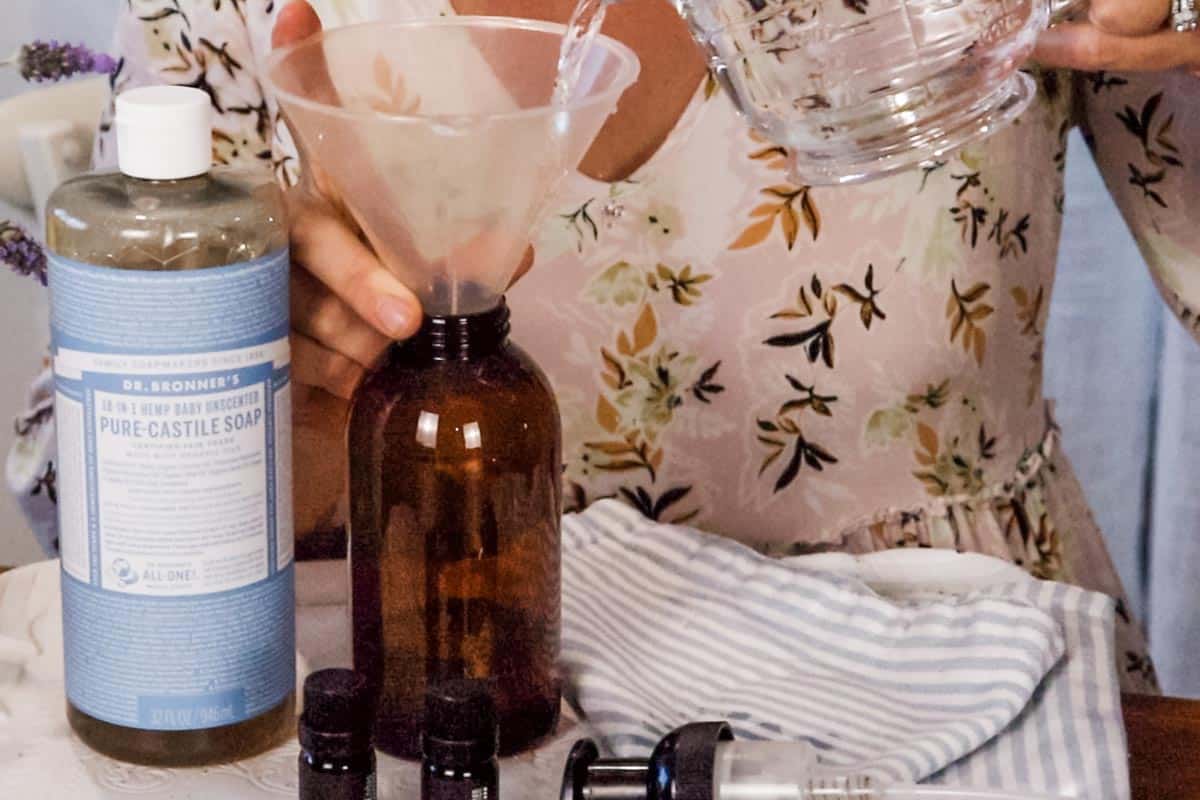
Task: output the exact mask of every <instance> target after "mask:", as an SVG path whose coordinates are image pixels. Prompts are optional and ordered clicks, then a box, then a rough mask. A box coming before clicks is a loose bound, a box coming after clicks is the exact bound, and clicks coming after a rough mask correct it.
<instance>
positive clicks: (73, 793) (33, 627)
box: [0, 551, 1026, 800]
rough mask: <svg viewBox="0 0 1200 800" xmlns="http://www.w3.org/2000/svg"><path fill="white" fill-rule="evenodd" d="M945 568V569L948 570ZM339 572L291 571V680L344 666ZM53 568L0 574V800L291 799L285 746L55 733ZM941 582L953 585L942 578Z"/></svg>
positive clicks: (978, 569) (563, 746) (528, 786)
mask: <svg viewBox="0 0 1200 800" xmlns="http://www.w3.org/2000/svg"><path fill="white" fill-rule="evenodd" d="M806 561H810V562H811V565H812V566H817V567H820V568H822V569H830V570H833V571H837V572H841V573H849V574H855V575H857V576H858V577H860V578H862V579H863V580H865V581H866V582H867V583H869V584H871V585H872V586H873V587H874V588H876V590H878V591H880V592H881V593H885V594H892V595H902V594H905V593H907V592H911V591H914V590H916V589H918V588H919V589H920V590H921V591H922V592H928V591H930V590H931V589H934V588H936V589H939V590H940V591H944V592H947V593H954V592H960V591H964V590H967V589H971V588H978V587H979V586H980V585H981V584H987V583H1011V582H1013V581H1018V580H1025V579H1026V578H1025V576H1024V573H1022V572H1021V571H1020V570H1018V569H1016V568H1014V567H1011V566H1010V565H1007V564H1005V563H1003V562H1000V561H997V560H995V559H990V558H987V557H984V556H969V555H959V554H956V553H950V552H937V551H894V552H890V553H879V554H875V555H872V556H867V557H864V558H858V559H855V558H851V557H849V556H844V555H828V556H813V557H807V558H806ZM950 562H953V563H950ZM346 572H347V571H346V569H345V566H344V565H343V564H341V563H307V564H301V565H299V566H298V569H297V576H296V586H297V603H298V609H297V623H298V624H297V647H298V649H299V652H300V656H301V658H300V660H299V663H300V665H301V670H300V671H301V675H303V674H305V673H306V671H307V670H312V669H320V668H323V667H328V666H347V665H348V664H349V660H350V632H349V621H348V614H347V606H346V600H345V598H346V578H347V575H346ZM58 576H59V567H58V563H57V562H44V563H41V564H35V565H32V566H29V567H23V568H21V569H18V570H14V571H12V572H10V573H7V574H5V575H0V800H7V798H43V797H47V798H60V797H61V798H71V800H93V798H115V797H124V796H127V795H139V796H141V797H143V798H147V800H160V799H161V800H168V799H170V800H184V799H185V798H220V799H221V800H243V799H245V800H251V799H252V798H267V797H277V796H290V797H295V796H296V756H297V752H298V751H297V745H296V742H295V740H292V741H291V742H289V743H287V744H285V745H283V746H281V747H278V748H276V749H275V750H272V751H270V752H268V753H266V754H264V755H262V756H259V757H257V758H253V759H249V760H247V761H242V762H238V763H234V764H223V765H219V766H215V767H207V768H203V769H156V768H150V767H140V766H133V765H129V764H123V763H121V762H118V761H113V760H111V759H108V758H105V757H103V756H100V755H98V754H96V753H94V752H92V751H90V750H88V749H87V748H86V747H85V746H84V745H82V744H81V743H80V742H79V741H78V740H76V739H75V738H74V737H73V736H72V735H71V732H70V729H69V727H68V726H67V721H66V715H65V713H64V710H63V709H64V701H63V686H62V626H61V605H60V602H59V588H58ZM948 576H953V578H952V579H951V578H949V577H948ZM584 735H586V733H585V732H584V731H583V730H582V728H581V726H580V725H578V724H577V723H576V722H574V721H573V718H572V717H571V716H570V715H569V714H567V713H566V712H565V711H564V721H563V724H562V726H561V728H560V730H559V731H558V733H557V735H556V736H555V737H554V739H553V740H551V741H549V742H547V743H546V744H545V745H544V746H543V747H541V748H540V749H538V750H536V751H534V752H532V753H527V754H525V755H523V756H521V757H519V758H516V759H512V760H509V761H506V762H504V764H503V765H502V778H501V786H502V791H503V792H504V794H505V795H507V796H509V797H518V798H550V797H557V795H558V791H559V782H560V780H561V776H562V767H563V764H564V762H565V760H566V756H567V752H568V751H569V750H570V747H571V745H572V744H573V742H574V741H575V740H576V739H577V738H579V737H581V736H584ZM379 762H380V763H379V786H380V797H381V798H386V799H387V800H400V799H401V798H411V797H415V796H417V794H416V793H417V791H418V786H419V774H418V772H417V768H416V766H415V765H413V764H409V763H406V762H403V761H399V760H397V759H392V758H388V757H386V756H381V757H380V759H379Z"/></svg>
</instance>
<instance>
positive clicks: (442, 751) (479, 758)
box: [421, 680, 499, 767]
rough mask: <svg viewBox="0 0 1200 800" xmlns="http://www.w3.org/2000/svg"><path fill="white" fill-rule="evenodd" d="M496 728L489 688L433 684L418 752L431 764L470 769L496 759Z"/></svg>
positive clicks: (484, 685) (471, 684) (469, 682)
mask: <svg viewBox="0 0 1200 800" xmlns="http://www.w3.org/2000/svg"><path fill="white" fill-rule="evenodd" d="M498 744H499V728H498V725H497V723H496V706H495V704H494V702H493V701H492V694H491V692H490V691H489V689H488V684H487V683H486V682H484V681H478V680H453V681H446V682H442V683H438V684H435V685H433V686H431V687H430V688H429V691H428V692H427V693H426V695H425V730H424V731H423V732H422V734H421V752H422V754H423V755H424V757H425V760H426V761H427V762H429V763H432V764H441V765H445V766H448V767H469V766H472V765H475V764H482V763H483V762H485V761H491V760H492V759H493V758H495V757H496V750H497V745H498Z"/></svg>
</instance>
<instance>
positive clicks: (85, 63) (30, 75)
mask: <svg viewBox="0 0 1200 800" xmlns="http://www.w3.org/2000/svg"><path fill="white" fill-rule="evenodd" d="M4 63H5V64H13V65H15V66H16V67H17V69H19V70H20V71H21V77H22V78H24V79H25V80H27V81H36V82H38V83H41V82H43V81H61V80H62V79H63V78H70V77H71V76H73V75H83V74H87V73H99V74H101V75H111V74H112V73H113V72H115V71H116V69H117V62H116V60H115V59H114V58H113V57H112V56H109V55H105V54H104V53H96V52H93V51H92V50H89V49H88V48H87V47H86V46H84V45H82V44H59V43H58V42H54V41H51V42H41V41H38V42H32V43H30V44H27V45H24V46H23V47H22V48H21V49H20V51H19V52H18V53H17V55H16V57H14V58H12V59H10V60H9V61H6V62H4Z"/></svg>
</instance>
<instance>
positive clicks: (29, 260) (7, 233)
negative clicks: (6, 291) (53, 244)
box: [0, 220, 46, 286]
mask: <svg viewBox="0 0 1200 800" xmlns="http://www.w3.org/2000/svg"><path fill="white" fill-rule="evenodd" d="M0 264H7V265H8V266H9V267H10V268H11V269H12V270H13V272H17V273H20V274H21V275H32V276H33V277H35V278H37V279H38V280H39V281H41V283H42V286H45V285H46V252H45V251H44V250H42V246H41V245H40V244H38V243H37V242H36V241H35V240H34V239H33V238H32V237H31V236H29V234H27V233H25V231H23V230H21V228H20V227H19V226H17V225H14V224H13V223H11V222H9V221H8V220H0Z"/></svg>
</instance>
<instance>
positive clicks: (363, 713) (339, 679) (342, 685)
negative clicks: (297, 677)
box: [300, 669, 372, 760]
mask: <svg viewBox="0 0 1200 800" xmlns="http://www.w3.org/2000/svg"><path fill="white" fill-rule="evenodd" d="M371 724H372V713H371V692H370V690H369V688H368V686H367V681H366V679H365V678H364V677H363V676H362V675H360V674H358V673H357V672H354V671H352V670H348V669H323V670H320V671H319V672H314V673H313V674H312V675H309V676H308V678H307V679H306V680H305V681H304V713H303V714H302V715H301V716H300V746H301V747H303V748H304V749H305V750H307V751H309V752H311V753H314V754H319V755H320V756H321V757H322V758H326V759H330V760H337V759H352V758H355V757H356V756H358V755H361V754H362V753H363V752H364V751H370V749H371Z"/></svg>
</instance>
